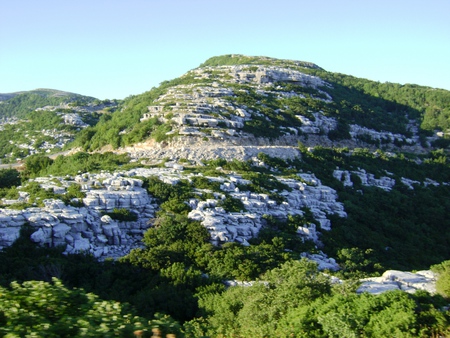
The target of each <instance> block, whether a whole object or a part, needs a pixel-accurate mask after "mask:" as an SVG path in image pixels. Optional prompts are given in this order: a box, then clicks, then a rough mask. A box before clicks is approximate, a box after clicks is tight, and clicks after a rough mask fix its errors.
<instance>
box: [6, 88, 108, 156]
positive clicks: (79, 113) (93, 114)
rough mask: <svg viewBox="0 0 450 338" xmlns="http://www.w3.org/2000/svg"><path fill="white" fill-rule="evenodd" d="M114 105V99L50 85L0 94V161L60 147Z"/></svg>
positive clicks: (55, 149) (52, 151)
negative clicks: (104, 98) (75, 92)
mask: <svg viewBox="0 0 450 338" xmlns="http://www.w3.org/2000/svg"><path fill="white" fill-rule="evenodd" d="M116 106H117V101H115V100H113V101H109V100H106V101H103V102H101V101H99V100H97V99H94V98H93V97H88V96H82V95H79V94H73V93H68V92H63V91H59V90H53V89H36V90H32V91H28V92H18V93H11V94H0V130H1V133H0V158H1V161H2V163H14V162H16V161H17V160H21V159H24V158H26V157H27V156H30V155H34V154H45V153H54V152H58V151H61V150H62V149H63V148H64V147H65V146H66V145H67V144H68V143H69V142H71V141H73V139H74V138H75V136H76V134H77V132H79V131H80V130H81V129H83V128H86V127H88V126H89V125H95V124H96V123H97V121H98V119H99V117H100V114H102V113H104V111H105V110H108V111H111V110H113V109H114V108H115V107H116Z"/></svg>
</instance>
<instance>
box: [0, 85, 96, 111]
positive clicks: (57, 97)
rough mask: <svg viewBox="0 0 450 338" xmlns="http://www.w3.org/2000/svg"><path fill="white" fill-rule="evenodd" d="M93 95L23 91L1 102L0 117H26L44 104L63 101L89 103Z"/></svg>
mask: <svg viewBox="0 0 450 338" xmlns="http://www.w3.org/2000/svg"><path fill="white" fill-rule="evenodd" d="M93 100H94V98H93V97H88V96H82V95H79V94H73V93H67V92H61V91H57V90H52V89H37V90H32V91H28V92H21V93H18V94H17V95H14V96H13V97H12V98H10V99H8V100H5V101H2V104H0V118H4V117H16V118H26V117H28V113H30V112H32V111H34V110H35V109H37V108H42V107H44V106H57V105H59V104H62V103H69V102H77V105H83V104H87V103H89V102H92V101H93Z"/></svg>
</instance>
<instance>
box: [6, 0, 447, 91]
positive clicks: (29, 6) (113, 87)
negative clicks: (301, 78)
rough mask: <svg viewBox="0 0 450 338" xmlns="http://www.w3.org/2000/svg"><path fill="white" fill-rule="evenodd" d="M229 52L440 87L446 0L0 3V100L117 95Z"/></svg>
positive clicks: (144, 87) (444, 70) (147, 86)
mask: <svg viewBox="0 0 450 338" xmlns="http://www.w3.org/2000/svg"><path fill="white" fill-rule="evenodd" d="M232 53H235V54H246V55H264V56H270V57H276V58H283V59H294V60H302V61H310V62H314V63H316V64H318V65H319V66H321V67H322V68H324V69H326V70H328V71H332V72H340V73H345V74H350V75H354V76H357V77H363V78H368V79H371V80H376V81H381V82H384V81H389V82H398V83H402V84H404V83H416V84H420V85H424V86H430V87H436V88H444V89H448V90H450V1H449V0H427V1H424V0H420V1H418V0H377V1H373V0H363V1H356V0H354V1H347V0H339V1H337V0H315V1H305V0H273V1H265V0H258V1H256V0H227V1H222V0H164V1H163V0H76V1H75V0H74V1H68V0H39V1H37V0H14V1H12V0H11V1H10V0H4V1H1V2H0V93H10V92H15V91H22V90H31V89H36V88H52V89H59V90H65V91H70V92H75V93H79V94H83V95H89V96H94V97H97V98H100V99H105V98H109V99H112V98H118V99H122V98H124V97H126V96H129V95H135V94H140V93H143V92H145V91H147V90H150V89H151V88H152V87H154V86H158V85H159V83H160V82H162V81H164V80H170V79H173V78H176V77H178V76H180V75H182V74H184V73H185V72H187V71H188V70H190V69H192V68H195V67H197V66H198V65H200V63H202V62H203V61H205V60H206V59H208V58H209V57H211V56H217V55H223V54H232Z"/></svg>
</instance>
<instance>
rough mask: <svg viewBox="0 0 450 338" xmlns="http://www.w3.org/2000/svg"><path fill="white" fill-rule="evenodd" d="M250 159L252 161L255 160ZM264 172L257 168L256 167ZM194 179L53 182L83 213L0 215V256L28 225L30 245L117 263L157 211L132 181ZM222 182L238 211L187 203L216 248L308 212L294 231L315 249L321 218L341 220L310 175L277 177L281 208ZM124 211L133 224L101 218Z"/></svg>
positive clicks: (236, 181) (331, 194)
mask: <svg viewBox="0 0 450 338" xmlns="http://www.w3.org/2000/svg"><path fill="white" fill-rule="evenodd" d="M255 160H257V159H255ZM261 165H264V164H261ZM193 175H194V174H184V173H183V166H181V165H179V164H177V163H175V162H174V163H169V164H168V167H167V168H152V169H144V168H138V169H133V170H129V171H127V172H115V173H113V174H110V173H100V174H88V173H87V174H82V175H77V176H75V177H74V179H73V180H72V181H71V180H68V178H59V179H60V183H59V184H58V186H59V187H64V188H65V187H68V186H69V185H70V184H73V183H75V182H77V183H78V184H80V185H81V186H82V190H83V191H84V192H85V193H86V197H85V198H83V199H82V200H83V202H84V206H83V207H73V206H66V205H65V204H64V203H63V202H62V201H60V200H45V201H44V207H42V208H37V207H34V208H28V209H25V210H10V209H0V249H1V248H3V247H5V246H9V245H11V244H12V243H13V242H14V240H15V239H17V237H18V235H19V231H20V227H21V226H22V225H23V224H24V223H25V222H28V223H29V224H30V225H31V226H32V227H33V228H34V229H35V231H34V233H33V234H32V236H31V238H32V240H33V241H34V242H36V243H39V244H42V245H49V246H56V245H67V247H66V253H77V252H81V251H87V252H90V253H92V254H94V255H95V256H96V257H99V258H103V257H117V256H123V255H125V254H126V253H128V252H129V251H130V250H131V249H132V248H135V247H139V246H140V245H141V244H140V239H141V238H142V235H143V232H144V231H145V230H146V229H148V227H149V226H151V222H150V220H151V219H153V218H154V217H155V211H156V210H157V209H158V205H157V204H156V203H155V201H154V200H153V198H152V197H151V196H149V195H148V193H147V191H146V190H145V189H144V188H142V181H141V180H140V179H136V178H134V177H135V176H142V177H149V176H156V177H158V178H159V179H161V180H162V181H164V182H165V183H168V184H176V183H177V182H178V181H180V180H181V179H190V177H191V176H193ZM209 179H210V180H212V181H218V182H220V183H221V190H222V191H223V192H226V193H228V194H229V195H231V196H232V197H233V198H236V199H239V200H240V201H241V202H242V203H243V205H244V207H245V209H246V210H245V211H244V210H242V211H241V212H235V213H229V212H226V211H225V210H224V209H223V208H222V207H220V206H219V203H220V201H221V199H223V198H225V195H224V194H222V193H217V192H215V193H214V196H215V198H211V199H207V200H206V201H203V200H201V199H192V200H191V201H186V202H188V203H189V205H190V206H191V208H192V211H191V212H190V213H189V215H188V217H189V218H191V219H193V220H198V221H200V222H201V224H202V225H203V226H205V227H206V228H207V229H208V231H209V233H210V234H211V240H212V241H213V242H215V243H223V242H230V241H236V242H239V243H242V244H243V245H248V242H247V241H248V240H249V239H251V238H253V237H255V236H257V234H258V232H259V231H260V229H261V227H262V226H264V225H265V224H266V221H265V219H264V217H263V216H264V215H270V216H273V217H275V218H278V219H281V220H285V219H286V217H287V216H288V215H303V214H304V210H305V208H308V209H309V210H310V211H311V213H312V215H313V217H314V220H315V223H317V225H320V228H319V227H317V225H316V224H315V223H310V224H306V225H302V226H299V228H298V234H299V236H302V237H304V238H305V239H309V240H313V241H314V242H316V243H318V244H320V243H319V236H318V235H319V232H320V231H326V230H329V229H331V222H330V220H329V219H328V218H327V215H328V214H337V215H339V216H340V217H346V213H345V211H344V207H343V205H342V203H340V202H337V194H336V191H334V190H333V189H331V188H330V187H327V186H324V185H322V183H321V182H320V180H318V179H317V178H316V177H315V176H314V175H313V174H299V175H298V179H293V178H290V179H286V178H280V179H279V180H280V182H282V183H284V184H285V185H287V186H288V187H289V188H290V190H291V191H282V192H279V193H280V195H281V196H282V197H283V198H284V202H281V203H279V202H278V203H277V202H276V201H274V200H272V199H270V198H269V196H268V195H266V194H258V193H251V192H249V191H240V190H239V189H238V185H242V186H243V187H245V185H247V184H249V181H247V180H244V179H242V177H240V176H239V175H236V174H223V176H221V177H211V178H209ZM54 180H55V178H39V179H37V180H36V182H39V183H40V184H42V185H49V182H50V181H53V182H54ZM122 208H125V209H127V210H130V211H132V212H134V213H136V214H137V215H138V220H137V221H134V222H118V221H115V220H113V219H111V217H110V216H107V215H103V214H102V212H103V213H104V212H112V211H113V210H114V209H122Z"/></svg>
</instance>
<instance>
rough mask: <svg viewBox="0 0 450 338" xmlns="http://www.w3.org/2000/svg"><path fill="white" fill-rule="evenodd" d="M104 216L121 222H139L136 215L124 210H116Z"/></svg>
mask: <svg viewBox="0 0 450 338" xmlns="http://www.w3.org/2000/svg"><path fill="white" fill-rule="evenodd" d="M103 214H104V215H108V216H109V217H111V218H112V219H115V220H117V221H120V222H135V221H137V220H138V215H136V213H134V212H132V211H130V210H128V209H124V208H120V209H119V208H114V209H113V211H112V212H104V213H103Z"/></svg>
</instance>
